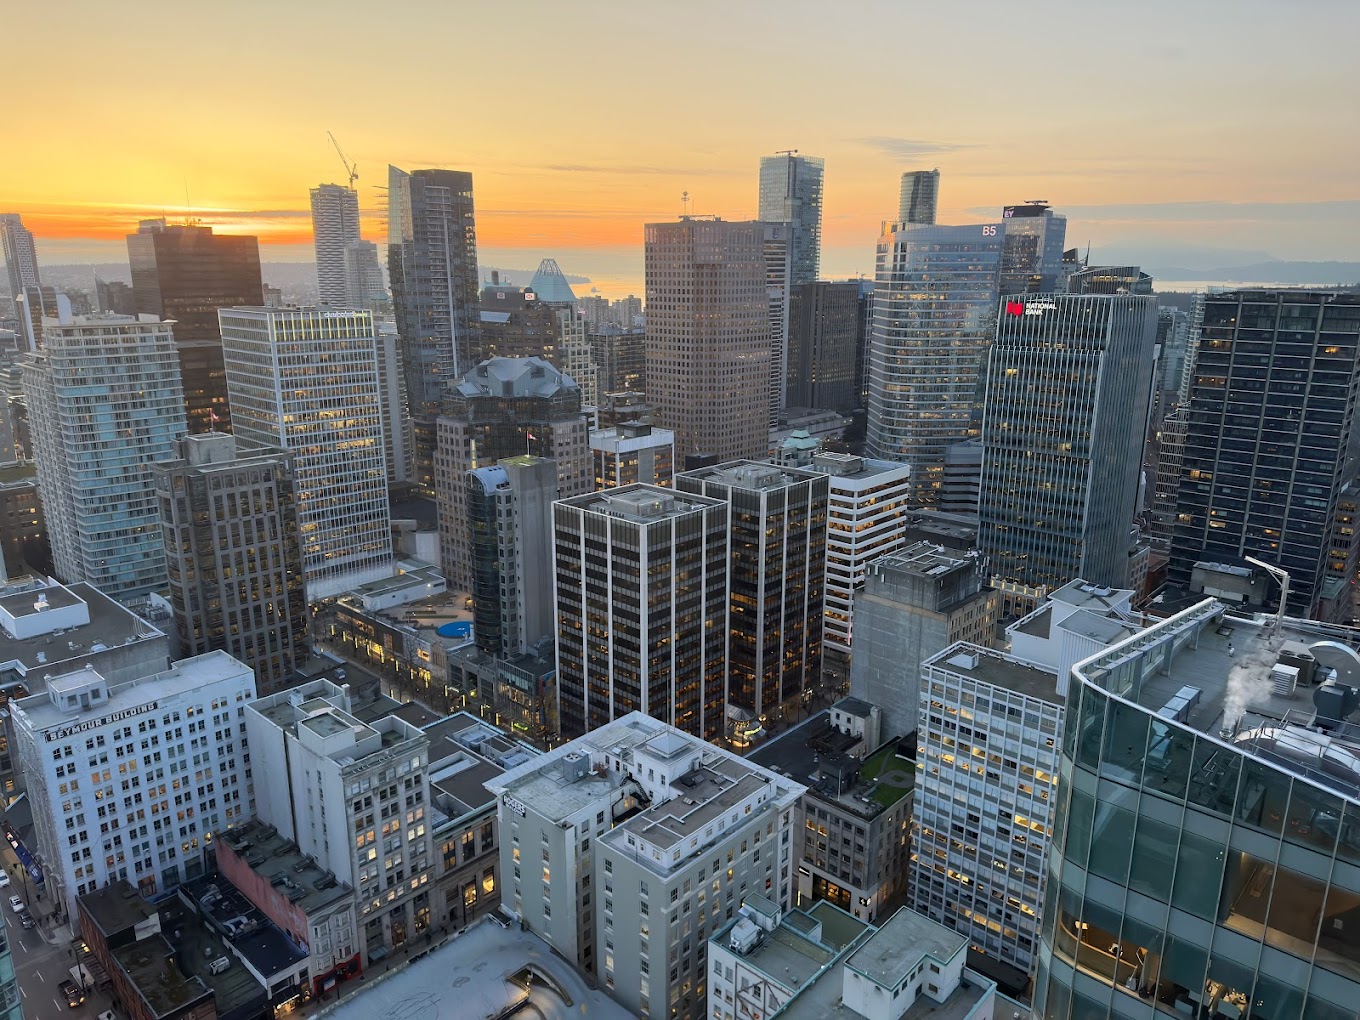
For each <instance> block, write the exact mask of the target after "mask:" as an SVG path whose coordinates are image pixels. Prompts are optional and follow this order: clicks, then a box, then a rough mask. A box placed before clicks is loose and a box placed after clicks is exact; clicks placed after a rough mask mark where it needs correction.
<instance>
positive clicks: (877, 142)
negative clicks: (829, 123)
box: [855, 135, 978, 159]
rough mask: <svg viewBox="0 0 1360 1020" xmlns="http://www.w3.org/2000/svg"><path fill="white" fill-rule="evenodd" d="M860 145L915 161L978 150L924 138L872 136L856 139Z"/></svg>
mask: <svg viewBox="0 0 1360 1020" xmlns="http://www.w3.org/2000/svg"><path fill="white" fill-rule="evenodd" d="M855 140H856V141H857V142H859V144H860V145H866V146H868V147H869V148H871V149H877V150H878V151H879V152H881V153H883V155H885V156H891V157H892V158H893V159H915V158H916V157H918V156H935V155H940V154H942V153H946V152H960V151H962V150H964V149H976V148H978V146H976V145H968V144H965V143H963V142H931V141H927V140H925V139H922V138H890V137H888V136H887V135H872V136H870V137H868V138H857V139H855Z"/></svg>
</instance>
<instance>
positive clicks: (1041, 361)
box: [978, 294, 1157, 589]
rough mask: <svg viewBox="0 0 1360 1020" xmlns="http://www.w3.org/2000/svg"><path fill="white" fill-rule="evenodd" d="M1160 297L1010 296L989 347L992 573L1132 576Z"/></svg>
mask: <svg viewBox="0 0 1360 1020" xmlns="http://www.w3.org/2000/svg"><path fill="white" fill-rule="evenodd" d="M1156 330H1157V307H1156V299H1155V298H1153V297H1151V296H1137V295H1118V296H1104V295H1080V296H1077V295H1067V294H1051V295H1029V296H1026V297H1024V298H1018V297H1017V298H1014V299H1012V298H1007V299H1006V300H1005V302H1004V308H1003V310H1002V313H1001V315H1000V318H999V321H998V324H997V331H996V340H995V341H994V342H993V343H992V345H991V347H990V349H989V350H988V352H987V371H986V390H985V398H984V401H983V424H982V446H983V464H982V484H981V491H980V496H979V503H978V508H979V509H978V513H979V518H980V525H981V526H980V530H979V532H978V544H979V547H980V548H981V550H982V553H983V555H985V556H987V557H988V559H989V561H990V564H991V570H992V573H993V575H994V576H996V577H1000V578H1002V579H1004V580H1006V581H1015V582H1019V583H1021V584H1024V585H1027V586H1030V587H1047V588H1049V589H1053V588H1058V587H1061V586H1062V585H1064V584H1066V583H1067V582H1068V581H1070V580H1072V579H1073V578H1075V577H1081V578H1085V579H1086V580H1088V581H1090V582H1092V583H1094V584H1103V585H1106V586H1108V587H1114V588H1120V587H1123V586H1124V585H1126V584H1127V583H1128V558H1129V548H1130V542H1129V529H1130V528H1131V527H1132V525H1133V519H1134V515H1135V514H1136V513H1137V512H1138V493H1139V484H1140V481H1141V479H1142V467H1143V456H1142V455H1143V441H1144V435H1145V433H1146V428H1147V414H1148V407H1149V399H1150V393H1151V386H1152V374H1153V367H1154V363H1155V345H1156Z"/></svg>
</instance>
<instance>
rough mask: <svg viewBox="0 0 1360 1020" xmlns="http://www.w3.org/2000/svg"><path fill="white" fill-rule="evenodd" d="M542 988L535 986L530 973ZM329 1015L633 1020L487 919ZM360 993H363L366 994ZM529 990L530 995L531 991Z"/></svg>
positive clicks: (515, 933) (539, 944) (571, 971)
mask: <svg viewBox="0 0 1360 1020" xmlns="http://www.w3.org/2000/svg"><path fill="white" fill-rule="evenodd" d="M528 967H533V968H534V972H535V974H536V975H537V976H538V978H539V980H537V981H535V982H534V983H533V984H529V983H528V982H527V981H525V980H524V975H525V970H526V968H528ZM366 984H367V987H366V988H363V989H362V991H360V992H358V993H357V994H355V995H354V996H353V997H352V998H349V999H346V1000H345V1001H344V1002H341V1003H340V1004H339V1005H337V1006H334V1007H332V1008H331V1009H329V1010H327V1011H326V1013H325V1016H326V1018H327V1020H373V1018H374V1017H382V1016H391V1017H394V1018H395V1017H415V1016H418V1017H420V1020H493V1018H497V1017H502V1016H512V1015H513V1016H515V1017H523V1018H529V1017H533V1018H534V1020H582V1018H583V1017H589V1018H590V1020H633V1014H632V1013H630V1012H628V1010H626V1009H624V1008H623V1007H622V1006H620V1005H619V1004H618V1003H616V1002H614V1000H613V999H611V998H609V997H608V996H607V995H605V994H604V992H601V991H596V990H594V989H592V988H590V987H589V986H588V985H587V984H586V983H585V981H584V980H582V978H581V976H580V975H579V974H577V973H576V969H575V968H574V967H573V966H572V965H571V964H569V963H567V962H566V961H565V960H564V959H562V957H560V956H558V955H557V954H556V953H555V952H553V951H552V949H551V947H549V945H548V944H547V943H546V942H544V941H542V940H541V939H539V938H538V937H537V936H535V935H532V934H530V933H529V932H523V931H520V930H519V927H518V925H511V926H510V927H507V928H502V927H501V926H500V924H498V923H497V922H496V921H495V920H493V919H492V918H490V917H487V918H483V919H482V920H481V921H478V922H477V923H476V924H473V925H472V926H471V927H470V928H468V929H467V930H466V931H464V932H463V934H462V935H459V936H457V937H455V938H452V939H449V941H448V942H446V943H445V944H444V945H442V946H440V947H439V948H437V949H435V950H434V951H433V952H431V953H430V954H429V955H428V956H427V957H425V958H424V959H423V960H417V961H416V962H414V963H412V964H410V965H409V966H406V967H403V968H402V969H401V970H397V971H392V972H390V973H388V974H386V975H384V976H383V977H381V978H379V979H377V980H369V981H367V982H366ZM361 987H362V986H361ZM526 989H527V990H526Z"/></svg>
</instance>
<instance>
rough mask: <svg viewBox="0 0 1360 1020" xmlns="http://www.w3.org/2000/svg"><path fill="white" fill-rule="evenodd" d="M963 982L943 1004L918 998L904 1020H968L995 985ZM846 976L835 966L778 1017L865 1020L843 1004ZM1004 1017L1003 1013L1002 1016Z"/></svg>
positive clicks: (971, 976)
mask: <svg viewBox="0 0 1360 1020" xmlns="http://www.w3.org/2000/svg"><path fill="white" fill-rule="evenodd" d="M964 979H965V980H964V981H961V982H959V986H958V988H956V989H954V992H953V994H952V995H950V996H949V998H947V999H945V1000H944V1002H936V1001H935V1000H934V999H931V998H929V997H927V996H926V995H924V994H922V995H918V996H917V997H916V1001H915V1002H913V1003H912V1004H911V1008H910V1009H908V1010H907V1011H906V1012H905V1013H903V1014H902V1020H967V1018H968V1016H969V1015H970V1014H971V1013H972V1012H973V1010H975V1009H976V1008H977V1007H978V1006H979V1005H980V1004H981V1003H982V1001H983V999H985V998H986V997H987V996H989V995H992V994H994V988H995V986H994V985H993V984H992V983H991V982H990V981H988V980H987V979H986V978H984V977H983V976H982V975H980V974H975V973H974V972H973V971H970V970H965V971H964ZM844 982H845V975H844V970H843V968H842V966H841V965H840V964H838V965H836V966H835V967H832V968H831V969H830V970H828V971H827V972H826V973H825V974H823V975H822V976H821V977H820V978H819V979H818V980H816V981H814V982H813V983H812V986H811V987H810V988H808V989H806V990H805V991H804V992H803V993H802V994H801V995H799V996H798V998H796V999H794V1000H793V1001H792V1002H790V1003H789V1004H788V1005H787V1006H785V1007H784V1009H783V1010H782V1011H781V1012H780V1013H779V1014H778V1016H779V1020H864V1018H863V1016H862V1015H861V1014H859V1013H857V1012H855V1010H853V1009H851V1008H850V1007H849V1006H847V1005H845V1003H843V1002H842V1001H841V996H842V994H843V993H844V990H845V983H844ZM999 1015H1003V1014H999Z"/></svg>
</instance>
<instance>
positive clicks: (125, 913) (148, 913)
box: [80, 879, 156, 936]
mask: <svg viewBox="0 0 1360 1020" xmlns="http://www.w3.org/2000/svg"><path fill="white" fill-rule="evenodd" d="M80 905H81V907H83V908H84V910H85V912H86V913H88V914H89V915H90V918H91V919H92V920H93V921H94V923H95V924H97V925H99V930H100V931H101V932H103V933H104V935H105V936H109V935H116V934H118V933H119V932H121V931H125V930H127V929H128V928H133V927H136V926H137V925H139V924H141V923H142V922H143V921H145V920H147V919H148V918H151V917H155V916H156V908H155V907H153V906H152V905H151V904H150V903H148V902H147V901H146V900H144V899H142V897H141V896H140V895H139V894H138V892H137V890H136V889H135V888H133V887H132V886H131V885H130V884H129V883H128V881H127V880H126V879H119V880H118V881H115V882H110V883H109V884H108V885H106V886H103V887H102V888H99V889H96V890H94V891H93V892H89V893H86V894H85V895H84V896H82V897H80Z"/></svg>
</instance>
